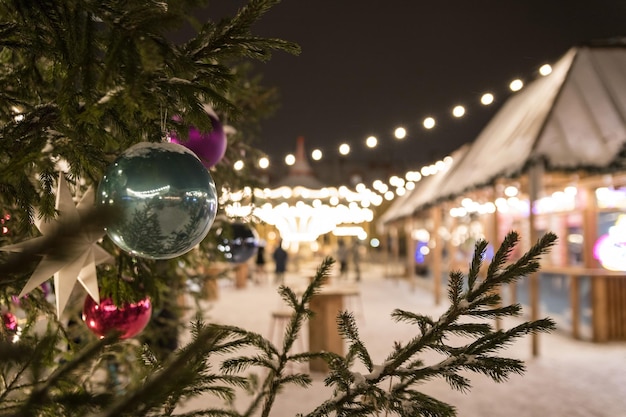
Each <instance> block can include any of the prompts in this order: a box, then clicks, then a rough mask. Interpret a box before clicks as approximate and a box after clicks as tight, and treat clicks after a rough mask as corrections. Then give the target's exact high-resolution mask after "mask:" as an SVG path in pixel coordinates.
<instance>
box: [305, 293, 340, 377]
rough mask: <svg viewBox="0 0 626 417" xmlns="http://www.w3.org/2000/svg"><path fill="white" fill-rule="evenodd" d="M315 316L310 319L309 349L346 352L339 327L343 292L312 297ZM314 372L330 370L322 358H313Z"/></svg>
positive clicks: (312, 366)
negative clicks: (338, 321) (338, 320)
mask: <svg viewBox="0 0 626 417" xmlns="http://www.w3.org/2000/svg"><path fill="white" fill-rule="evenodd" d="M309 307H310V309H311V311H312V312H313V317H311V319H310V320H309V351H310V352H322V351H324V352H333V353H337V354H338V355H343V354H344V346H343V345H344V341H343V339H342V338H341V335H339V330H338V329H337V314H338V313H339V312H340V311H341V310H343V294H340V293H323V292H322V293H319V294H315V295H314V296H313V297H312V298H311V302H310V305H309ZM310 369H311V371H312V372H328V365H327V364H326V362H324V361H323V360H322V359H319V358H315V359H311V362H310Z"/></svg>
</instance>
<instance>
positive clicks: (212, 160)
mask: <svg viewBox="0 0 626 417" xmlns="http://www.w3.org/2000/svg"><path fill="white" fill-rule="evenodd" d="M209 117H210V118H211V122H212V123H213V130H211V131H210V132H209V133H200V131H199V130H198V129H196V128H195V127H193V126H190V127H189V139H188V140H187V141H186V142H185V141H183V140H182V139H181V138H180V137H179V136H178V135H177V133H176V132H171V133H170V141H171V142H173V143H178V144H180V145H183V146H185V147H186V148H187V149H189V150H190V151H192V152H193V153H195V154H196V155H197V156H198V158H200V160H201V161H202V164H203V165H204V166H205V167H206V168H212V167H214V166H215V165H216V164H217V163H218V162H219V161H221V160H222V158H223V157H224V154H225V153H226V133H225V132H224V127H223V126H222V123H220V121H219V120H218V119H217V118H216V117H214V116H212V115H209Z"/></svg>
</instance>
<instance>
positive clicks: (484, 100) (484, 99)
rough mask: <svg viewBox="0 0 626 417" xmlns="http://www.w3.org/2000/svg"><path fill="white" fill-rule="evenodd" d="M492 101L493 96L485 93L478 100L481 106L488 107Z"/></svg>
mask: <svg viewBox="0 0 626 417" xmlns="http://www.w3.org/2000/svg"><path fill="white" fill-rule="evenodd" d="M493 100H494V97H493V94H491V93H485V94H483V95H482V97H481V98H480V102H481V103H482V104H484V105H485V106H488V105H490V104H491V103H493Z"/></svg>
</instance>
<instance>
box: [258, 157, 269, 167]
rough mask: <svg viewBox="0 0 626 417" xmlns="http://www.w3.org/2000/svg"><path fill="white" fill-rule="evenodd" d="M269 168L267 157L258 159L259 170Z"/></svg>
mask: <svg viewBox="0 0 626 417" xmlns="http://www.w3.org/2000/svg"><path fill="white" fill-rule="evenodd" d="M269 166H270V160H269V159H268V158H267V157H265V156H264V157H262V158H261V159H259V168H261V169H266V168H267V167H269Z"/></svg>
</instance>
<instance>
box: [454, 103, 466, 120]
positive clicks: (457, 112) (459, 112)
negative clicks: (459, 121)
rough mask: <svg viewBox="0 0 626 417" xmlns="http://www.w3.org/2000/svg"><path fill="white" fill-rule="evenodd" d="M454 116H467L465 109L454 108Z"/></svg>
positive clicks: (460, 107)
mask: <svg viewBox="0 0 626 417" xmlns="http://www.w3.org/2000/svg"><path fill="white" fill-rule="evenodd" d="M452 115H453V116H454V117H457V118H458V117H463V115H465V107H463V106H454V108H453V109H452Z"/></svg>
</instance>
